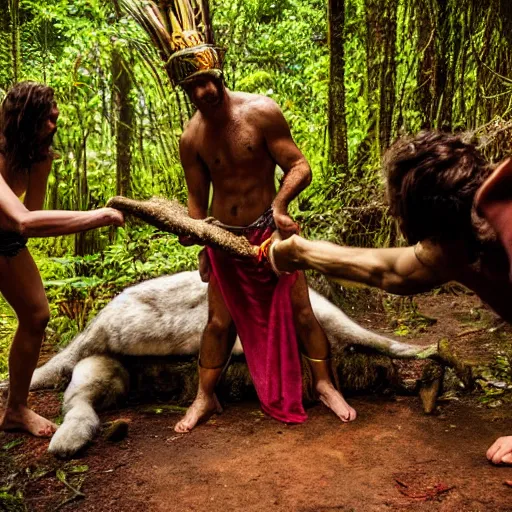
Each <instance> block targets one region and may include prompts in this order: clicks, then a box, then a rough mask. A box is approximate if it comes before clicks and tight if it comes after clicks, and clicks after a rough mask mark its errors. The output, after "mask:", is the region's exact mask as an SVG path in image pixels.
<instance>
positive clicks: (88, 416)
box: [30, 271, 424, 457]
mask: <svg viewBox="0 0 512 512" xmlns="http://www.w3.org/2000/svg"><path fill="white" fill-rule="evenodd" d="M206 292H207V285H206V284H205V283H203V282H202V281H201V279H200V277H199V273H198V272H197V271H196V272H182V273H179V274H175V275H172V276H166V277H160V278H156V279H152V280H149V281H146V282H143V283H140V284H138V285H135V286H132V287H130V288H127V289H126V290H125V291H124V292H123V293H121V294H120V295H118V296H117V297H116V298H115V299H113V300H112V301H111V302H110V303H109V304H108V305H107V306H106V307H105V308H104V309H103V310H102V311H101V312H100V313H99V314H98V315H97V316H96V318H95V319H94V320H93V321H92V322H91V323H90V324H89V325H88V326H87V328H86V329H85V330H84V331H83V332H82V333H80V334H78V335H77V336H76V337H75V339H74V340H73V341H72V342H71V343H70V344H69V345H68V346H67V347H66V348H65V349H64V350H63V351H62V352H60V353H59V354H57V355H56V356H54V357H53V358H52V359H51V360H50V361H48V362H47V363H46V364H44V365H43V366H41V367H40V368H38V369H37V370H36V371H35V372H34V375H33V378H32V382H31V386H30V389H31V390H37V389H44V388H51V387H54V386H56V385H57V384H59V382H60V381H61V380H62V379H69V377H70V376H71V382H70V384H69V386H68V388H67V390H66V392H65V394H64V403H63V409H64V413H65V416H64V421H63V423H62V425H61V426H60V428H59V429H58V430H57V432H56V433H55V434H54V436H53V438H52V440H51V443H50V446H49V451H50V452H51V453H54V454H55V455H59V456H63V457H66V456H71V455H73V454H74V453H76V452H77V451H78V450H79V449H81V448H82V447H83V446H85V445H86V444H87V443H88V442H89V441H90V440H91V439H92V438H93V437H94V435H95V434H96V433H97V431H98V429H99V425H100V423H99V419H98V416H97V414H96V412H95V410H98V409H101V408H106V407H109V406H112V405H113V404H114V403H115V402H116V401H117V400H118V399H119V398H120V397H122V396H124V395H126V393H127V391H128V381H129V378H128V372H127V370H126V368H125V366H124V365H123V362H122V360H123V358H124V357H125V356H170V355H187V354H189V355H192V354H197V353H198V351H199V344H200V340H201V335H202V332H203V329H204V327H205V325H206V322H207V293H206ZM310 298H311V304H312V307H313V311H314V312H315V315H316V317H317V318H318V320H319V322H320V324H321V325H322V327H323V328H324V330H325V332H326V334H327V337H328V338H329V341H330V343H331V346H332V351H333V353H334V355H336V354H339V353H340V352H341V351H342V350H343V348H344V347H345V346H346V345H347V344H357V345H363V346H366V347H370V348H372V349H374V350H376V351H377V352H380V353H382V354H385V355H392V356H393V357H403V358H411V357H415V356H417V355H418V354H419V353H420V352H421V351H422V350H424V347H418V346H414V345H409V344H406V343H400V342H397V341H394V340H392V339H389V338H386V337H384V336H381V335H379V334H376V333H373V332H371V331H368V330H366V329H364V328H362V327H360V326H359V325H358V324H356V323H355V322H353V321H352V320H350V318H348V317H347V316H346V315H345V314H344V313H343V312H342V311H341V310H340V309H339V308H337V307H336V306H334V304H332V303H331V302H329V301H328V300H327V299H325V298H324V297H322V296H321V295H319V294H317V293H316V292H314V291H313V290H310ZM233 353H234V354H241V353H242V346H241V344H240V341H239V340H238V339H237V341H236V344H235V346H234V349H233Z"/></svg>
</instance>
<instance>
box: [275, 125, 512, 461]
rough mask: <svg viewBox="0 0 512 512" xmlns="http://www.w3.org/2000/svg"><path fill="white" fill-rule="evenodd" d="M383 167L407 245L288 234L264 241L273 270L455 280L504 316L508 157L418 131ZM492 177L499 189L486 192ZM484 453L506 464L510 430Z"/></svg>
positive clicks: (396, 284)
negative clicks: (354, 243)
mask: <svg viewBox="0 0 512 512" xmlns="http://www.w3.org/2000/svg"><path fill="white" fill-rule="evenodd" d="M384 169H385V172H386V181H387V196H388V202H389V207H390V212H391V214H392V215H393V216H394V217H395V218H396V219H397V220H398V222H399V224H400V227H401V230H402V232H403V234H404V235H405V237H406V239H407V241H408V242H409V244H411V245H410V246H409V247H399V248H389V249H387V248H382V249H364V248H353V247H341V246H338V245H335V244H332V243H329V242H314V241H308V240H305V239H303V238H301V237H299V236H296V235H294V236H292V237H290V238H288V239H287V240H283V241H280V240H279V239H277V240H276V241H275V242H273V244H272V245H271V246H270V248H269V252H268V254H269V258H270V261H271V263H272V265H273V266H274V268H275V269H276V271H293V270H297V269H315V270H317V271H319V272H322V273H323V274H326V275H327V276H329V277H331V278H333V279H335V280H336V279H338V280H342V281H353V282H358V283H364V284H366V285H369V286H375V287H378V288H381V289H383V290H386V291H388V292H390V293H396V294H399V295H409V294H416V293H421V292H425V291H428V290H431V289H432V288H434V287H435V286H439V285H441V284H443V283H446V282H448V281H458V282H460V283H462V284H463V285H465V286H467V287H468V288H470V289H471V290H473V291H474V292H475V293H477V294H478V296H479V297H480V298H481V299H482V300H484V301H485V302H486V303H487V304H489V305H490V306H491V307H492V308H493V309H494V310H495V311H496V312H497V313H498V314H499V315H500V316H501V317H502V318H503V319H505V320H506V321H508V322H512V283H511V281H510V279H509V275H508V273H509V262H508V260H507V254H506V250H505V249H506V248H507V244H506V243H505V242H504V236H506V235H504V232H505V231H504V230H505V228H507V227H508V229H509V230H510V228H509V225H510V223H512V210H506V208H508V206H510V199H511V198H512V186H510V183H511V180H510V179H509V178H510V175H511V174H512V161H511V160H507V161H505V162H504V163H503V164H502V165H500V166H499V167H498V168H496V169H495V168H494V166H492V165H490V164H489V163H488V162H486V161H485V159H484V158H483V157H482V155H481V154H480V153H479V152H478V151H477V149H476V148H475V147H474V146H473V145H471V144H466V143H465V142H463V140H462V139H461V138H460V137H458V136H455V135H450V134H446V133H436V132H423V133H420V134H419V135H417V136H416V137H406V138H403V139H401V140H399V141H398V142H396V143H395V144H394V145H393V146H392V147H391V148H390V149H389V150H388V152H387V154H386V156H385V158H384ZM500 183H501V184H503V185H504V186H505V189H504V190H502V191H501V192H502V193H501V194H497V195H496V194H493V190H495V189H496V184H497V185H498V186H499V185H500ZM507 184H508V185H507ZM507 186H508V188H506V187H507ZM495 199H496V200H495ZM502 203H503V204H502ZM503 212H505V213H504V214H503ZM499 214H501V215H499ZM483 215H485V218H484V216H483ZM507 215H508V217H507ZM504 218H505V219H506V218H508V219H509V224H508V226H505V224H506V222H505V221H504V220H503V219H504ZM486 219H488V220H489V222H487V220H486ZM491 226H493V227H494V229H493V228H492V227H491ZM276 238H278V237H277V236H276ZM500 238H501V240H500ZM487 457H488V458H489V459H490V460H491V461H492V462H494V463H512V436H509V437H503V438H500V439H498V440H497V441H496V442H495V443H494V444H493V445H492V446H491V448H490V449H489V450H488V452H487Z"/></svg>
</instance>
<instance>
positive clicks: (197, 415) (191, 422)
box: [174, 393, 222, 434]
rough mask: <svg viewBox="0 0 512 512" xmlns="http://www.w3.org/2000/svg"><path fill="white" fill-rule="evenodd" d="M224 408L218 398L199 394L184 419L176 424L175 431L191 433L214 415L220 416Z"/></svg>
mask: <svg viewBox="0 0 512 512" xmlns="http://www.w3.org/2000/svg"><path fill="white" fill-rule="evenodd" d="M221 412H222V407H221V406H220V404H219V401H218V400H217V397H216V396H215V395H213V396H212V397H209V396H206V395H204V394H202V393H201V394H198V395H197V397H196V399H195V400H194V402H193V403H192V405H191V406H190V407H189V408H188V410H187V412H186V413H185V416H184V417H183V419H181V420H180V421H178V423H176V426H175V427H174V430H175V431H176V432H179V433H181V434H184V433H186V432H190V431H191V430H192V429H193V428H194V427H195V426H196V425H197V424H198V423H200V422H203V421H206V420H207V419H208V418H209V417H210V416H211V415H212V414H214V413H217V414H220V413H221Z"/></svg>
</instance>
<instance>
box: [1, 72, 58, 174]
mask: <svg viewBox="0 0 512 512" xmlns="http://www.w3.org/2000/svg"><path fill="white" fill-rule="evenodd" d="M53 105H54V93H53V89H52V88H51V87H48V86H46V85H42V84H38V83H36V82H30V81H26V82H19V83H17V84H16V85H14V86H13V87H12V88H11V89H10V90H9V91H8V92H7V95H6V96H5V98H4V100H3V102H2V104H1V106H0V151H1V152H2V153H3V154H4V156H5V158H6V159H7V164H8V166H9V167H10V168H13V169H15V170H21V169H28V168H29V167H30V165H31V164H32V163H34V162H36V161H37V160H38V159H39V158H40V155H39V154H38V152H37V150H38V135H39V133H40V131H41V129H42V127H43V124H44V122H45V121H46V120H47V118H48V116H49V115H50V112H51V110H52V107H53Z"/></svg>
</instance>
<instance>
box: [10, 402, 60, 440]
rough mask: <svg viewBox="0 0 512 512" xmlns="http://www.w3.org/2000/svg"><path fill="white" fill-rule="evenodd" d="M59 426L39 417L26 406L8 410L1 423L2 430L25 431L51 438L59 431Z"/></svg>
mask: <svg viewBox="0 0 512 512" xmlns="http://www.w3.org/2000/svg"><path fill="white" fill-rule="evenodd" d="M57 428H58V427H57V425H55V423H52V422H51V421H49V420H47V419H46V418H43V417H42V416H39V414H36V413H35V412H34V411H32V410H31V409H29V408H28V407H25V406H20V407H19V408H17V409H7V410H6V411H5V413H4V416H3V418H2V420H1V421H0V430H18V429H20V430H25V431H27V432H30V433H31V434H32V435H34V436H37V437H51V436H52V434H53V433H54V432H55V431H56V430H57Z"/></svg>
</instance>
